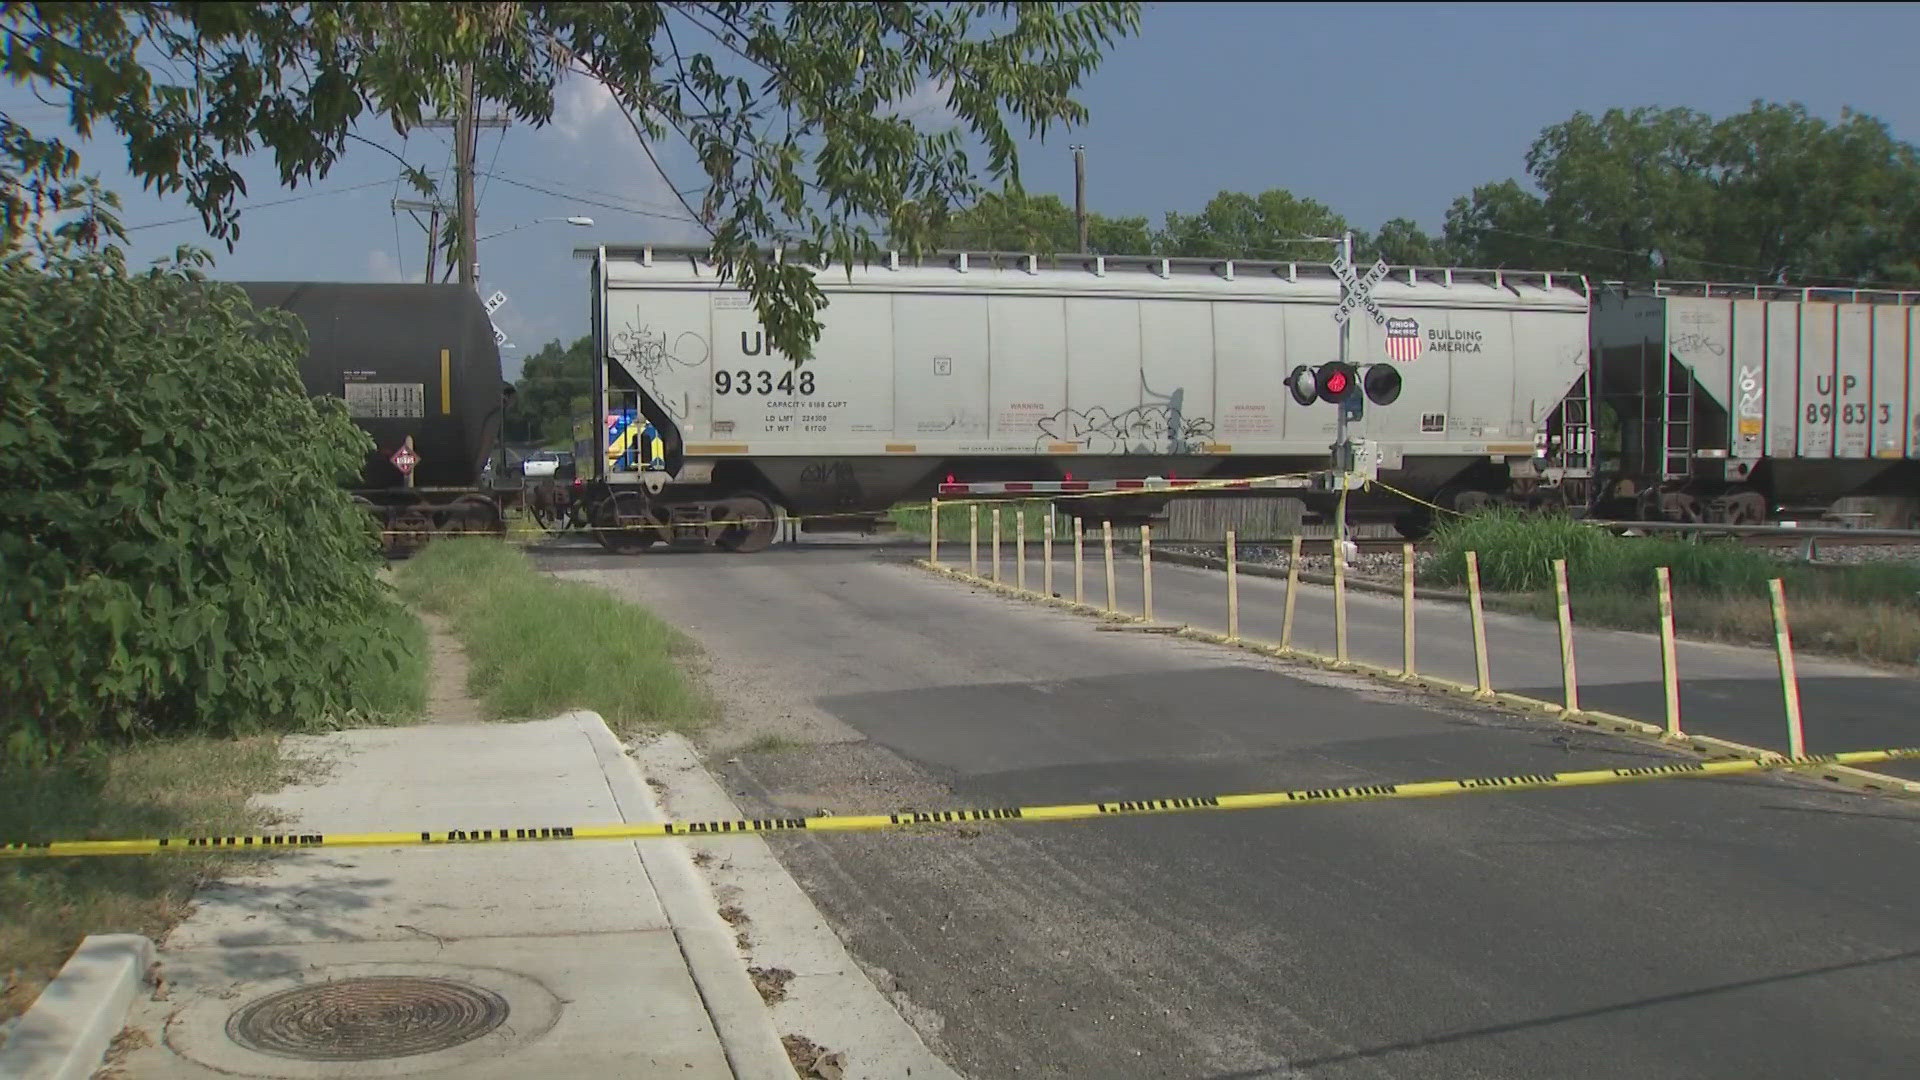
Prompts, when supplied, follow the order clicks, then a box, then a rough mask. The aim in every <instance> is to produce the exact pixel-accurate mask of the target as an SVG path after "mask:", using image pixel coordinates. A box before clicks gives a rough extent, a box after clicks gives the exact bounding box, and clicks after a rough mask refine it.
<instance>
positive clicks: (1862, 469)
mask: <svg viewBox="0 0 1920 1080" xmlns="http://www.w3.org/2000/svg"><path fill="white" fill-rule="evenodd" d="M1592 321H1593V335H1592V337H1593V350H1592V360H1591V367H1592V372H1591V381H1592V385H1593V387H1594V391H1593V404H1594V405H1595V406H1597V407H1598V408H1600V409H1602V410H1604V412H1605V413H1606V414H1607V415H1608V417H1609V418H1610V421H1611V423H1610V425H1609V426H1610V427H1614V428H1615V431H1614V432H1609V435H1608V438H1607V440H1606V445H1605V446H1604V447H1603V448H1602V450H1603V452H1602V454H1601V455H1600V458H1599V468H1598V472H1597V476H1596V478H1595V479H1596V481H1597V483H1596V485H1595V488H1594V491H1593V493H1592V497H1591V498H1590V499H1586V500H1582V501H1585V502H1588V503H1590V504H1591V506H1592V509H1593V511H1594V512H1595V513H1598V514H1602V515H1604V516H1607V517H1613V518H1621V519H1627V518H1630V519H1633V520H1640V521H1658V520H1663V519H1664V520H1670V521H1694V522H1700V521H1705V522H1714V523H1725V524H1736V525H1738V524H1760V523H1764V522H1767V521H1771V520H1776V519H1779V518H1782V517H1803V516H1809V515H1812V516H1829V515H1834V514H1835V513H1836V512H1838V513H1840V514H1842V515H1843V516H1844V518H1845V519H1854V518H1858V519H1860V520H1858V521H1857V523H1858V524H1864V525H1870V526H1879V527H1885V528H1905V529H1912V528H1920V292H1895V291H1876V290H1866V289H1812V288H1790V287H1785V286H1767V285H1730V284H1729V285H1719V284H1708V283H1699V282H1656V283H1652V284H1648V285H1642V286H1627V285H1621V284H1618V283H1610V284H1608V285H1606V286H1603V287H1600V288H1598V289H1596V291H1595V297H1594V307H1593V317H1592ZM1843 503H1851V504H1853V505H1855V506H1858V507H1861V509H1859V510H1856V511H1851V512H1848V511H1844V510H1840V509H1839V508H1840V507H1841V506H1842V505H1843Z"/></svg>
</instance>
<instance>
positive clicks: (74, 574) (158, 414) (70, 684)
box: [0, 248, 420, 760]
mask: <svg viewBox="0 0 1920 1080" xmlns="http://www.w3.org/2000/svg"><path fill="white" fill-rule="evenodd" d="M0 327H4V329H0V567H4V575H5V581H4V586H3V587H0V696H4V699H5V702H6V704H5V706H4V708H3V709H0V738H3V739H4V742H5V748H6V750H7V752H8V753H9V755H10V756H12V757H13V758H15V759H19V760H35V759H44V758H46V757H48V756H50V755H58V754H61V753H64V752H67V751H69V750H72V749H74V748H77V747H80V746H83V745H86V744H88V743H89V742H91V741H94V740H97V739H101V738H107V737H125V736H129V735H136V734H147V733H180V732H195V733H204V734H212V735H232V734H240V733H246V732H251V731H255V730H259V729H263V728H274V727H288V726H294V725H299V724H303V723H307V722H311V721H314V720H318V719H322V718H327V717H332V718H338V717H340V716H343V715H354V714H376V713H383V712H387V711H390V710H392V709H394V708H396V707H403V706H404V704H405V699H406V698H407V697H408V696H409V695H410V694H411V691H409V690H407V689H406V687H405V682H406V680H405V679H403V678H397V677H391V676H394V675H396V674H397V673H403V672H406V671H409V670H414V671H417V670H419V659H420V658H419V657H418V656H417V655H413V654H416V653H417V652H418V643H417V641H409V640H408V638H407V635H406V633H405V632H404V631H403V630H401V629H397V627H399V626H401V625H402V624H401V623H400V622H398V621H397V620H396V617H395V614H394V611H393V603H392V599H391V596H390V591H389V590H388V589H387V587H386V586H385V585H383V584H382V583H381V582H380V581H379V580H378V579H377V578H376V576H375V575H376V570H377V568H378V566H379V553H378V545H377V542H376V540H375V537H374V534H373V530H372V526H371V520H370V518H369V517H368V516H367V515H366V514H365V513H364V512H362V511H361V510H359V509H358V508H356V507H355V505H354V503H353V502H352V500H351V498H350V497H349V496H348V495H347V493H346V492H345V490H343V488H342V486H341V484H342V482H343V481H345V480H347V479H348V478H351V477H354V476H356V475H357V474H358V473H359V471H360V468H361V464H362V462H363V460H364V457H365V454H366V452H367V451H368V449H369V448H370V442H369V440H368V439H367V437H366V436H365V435H364V434H362V433H361V432H360V431H359V430H358V429H356V428H355V427H354V426H353V425H352V423H351V422H350V421H349V420H348V419H347V416H346V412H345V408H344V405H343V404H342V403H341V402H339V401H337V400H333V399H316V398H310V397H308V395H307V394H306V392H305V390H304V388H303V387H302V386H301V383H300V378H299V372H298V366H297V365H298V361H299V359H300V357H302V356H303V355H304V353H305V347H306V345H305V335H304V332H303V331H302V329H301V327H300V325H299V323H298V322H297V321H295V320H294V319H293V318H292V317H291V316H288V315H284V314H278V313H275V314H273V315H271V316H269V315H262V314H258V313H256V312H254V311H253V309H252V307H251V306H250V305H249V304H248V302H247V300H246V298H245V296H244V294H242V293H241V292H240V290H238V289H237V288H235V287H233V286H226V285H216V284H212V283H208V282H205V281H202V280H199V278H198V275H197V274H196V273H195V272H194V271H192V270H191V269H189V268H187V267H186V266H185V265H182V264H175V265H173V266H170V267H166V268H161V269H155V270H152V271H148V272H144V273H139V274H130V273H128V272H126V271H125V270H124V268H123V267H122V266H121V264H120V262H119V260H118V256H117V253H114V252H111V251H110V252H108V253H105V254H98V253H88V252H80V251H76V250H74V249H72V248H62V249H55V250H52V251H49V252H48V253H47V254H46V261H45V263H44V264H42V265H35V263H34V262H33V261H31V260H30V258H29V256H28V255H27V254H26V253H25V252H13V253H10V254H7V255H6V256H5V257H4V258H0Z"/></svg>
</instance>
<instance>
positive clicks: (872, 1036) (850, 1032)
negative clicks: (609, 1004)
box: [633, 733, 960, 1080]
mask: <svg viewBox="0 0 1920 1080" xmlns="http://www.w3.org/2000/svg"><path fill="white" fill-rule="evenodd" d="M633 756H634V759H635V760H636V761H637V762H638V763H639V764H640V766H641V770H642V772H644V773H645V774H646V775H647V776H648V777H649V778H650V779H651V780H653V781H656V782H659V783H661V784H663V785H664V786H665V788H666V792H665V796H664V797H665V800H666V803H667V809H668V810H669V812H671V813H672V814H673V816H674V817H675V818H676V819H679V820H697V821H732V820H738V819H740V818H743V817H745V816H746V815H744V814H742V813H741V812H740V808H739V806H738V805H736V804H735V803H734V801H733V799H732V797H731V796H729V795H728V794H727V791H726V789H725V788H724V787H722V786H721V784H720V782H719V780H718V779H716V778H715V777H714V775H713V774H712V773H711V772H709V771H708V770H707V767H706V765H705V764H703V763H702V762H701V759H700V755H699V753H698V751H696V750H695V749H694V747H693V746H692V744H691V743H689V742H688V741H687V740H686V739H685V738H683V737H682V736H679V735H674V734H670V733H669V734H663V735H657V736H653V737H651V738H647V739H645V740H644V741H642V740H636V741H635V743H634V747H633ZM685 846H686V848H687V849H688V850H689V851H692V852H695V853H703V854H704V855H705V856H706V858H705V859H704V860H703V861H702V869H701V870H700V873H701V874H702V875H703V876H704V878H705V879H706V880H707V882H708V883H709V885H710V887H711V888H712V890H713V892H714V893H715V895H716V896H717V897H721V898H723V899H724V900H725V902H727V903H729V904H732V905H734V906H735V907H737V908H738V909H739V910H740V912H741V913H742V914H743V915H744V916H745V918H743V919H742V920H741V921H740V924H739V927H738V929H739V930H740V931H741V932H742V937H743V940H744V944H743V945H742V946H740V951H741V952H744V953H745V954H746V955H747V956H748V958H750V959H751V960H752V961H753V963H755V964H756V965H758V966H760V967H763V968H782V969H785V970H787V971H790V972H793V973H794V978H793V979H792V980H791V981H790V982H789V983H787V993H786V997H785V999H784V1000H782V1001H780V1002H777V1003H776V1004H774V1005H773V1006H772V1008H771V1010H770V1012H771V1013H772V1016H773V1021H774V1024H775V1027H776V1028H777V1029H778V1030H780V1031H782V1032H785V1033H790V1034H796V1035H802V1036H805V1037H806V1038H808V1039H810V1040H811V1041H812V1042H813V1043H814V1044H815V1045H818V1046H820V1047H822V1048H823V1049H825V1050H828V1051H830V1052H837V1053H839V1054H842V1055H843V1056H844V1061H845V1068H846V1078H847V1080H894V1078H897V1077H906V1076H911V1077H914V1078H915V1080H919V1078H921V1077H926V1078H928V1080H960V1075H959V1074H958V1073H956V1072H955V1071H954V1070H953V1068H952V1067H951V1066H949V1065H948V1064H947V1063H946V1062H945V1061H943V1060H941V1059H940V1057H939V1056H937V1055H936V1054H934V1053H933V1052H932V1051H931V1050H930V1049H929V1048H928V1046H927V1045H926V1042H925V1040H924V1039H922V1037H921V1035H920V1033H919V1032H918V1031H917V1030H915V1029H914V1027H913V1026H912V1025H911V1024H909V1023H908V1022H907V1020H906V1018H905V1017H904V1016H902V1011H903V1009H904V1010H907V1011H911V1010H912V1002H911V1001H910V1000H907V999H905V996H904V995H903V994H899V992H898V991H895V992H894V994H893V995H889V994H888V993H885V992H883V991H882V990H881V989H880V987H879V986H876V985H875V980H874V979H872V978H869V977H868V974H867V972H866V971H865V970H864V969H863V968H862V967H861V966H860V965H859V964H857V963H856V962H855V961H854V959H853V957H852V956H850V955H849V954H848V953H847V948H846V945H845V943H844V942H842V941H841V939H840V936H839V935H838V934H836V933H835V932H834V930H833V928H832V926H831V925H830V924H829V923H828V922H827V919H826V916H824V915H822V914H821V913H820V909H819V908H818V907H816V906H815V905H814V903H813V900H812V899H811V898H810V897H808V896H807V894H806V891H805V890H803V889H802V888H801V887H800V883H799V882H798V881H796V880H794V878H793V875H792V874H790V873H788V872H787V868H786V867H785V866H784V865H782V864H781V862H780V860H779V859H778V858H777V857H776V856H775V855H774V853H773V849H772V847H771V846H769V845H768V843H767V841H766V838H765V837H763V836H758V835H751V834H745V835H732V836H726V837H723V838H721V839H718V840H712V839H706V838H700V837H689V838H688V839H687V840H686V841H685ZM879 978H880V979H881V980H882V981H883V982H884V981H885V980H886V978H887V976H885V975H884V973H882V975H881V976H879Z"/></svg>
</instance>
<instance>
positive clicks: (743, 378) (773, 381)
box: [713, 370, 813, 396]
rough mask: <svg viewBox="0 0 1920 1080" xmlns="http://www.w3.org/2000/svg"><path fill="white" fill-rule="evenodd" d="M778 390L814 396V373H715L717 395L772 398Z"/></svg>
mask: <svg viewBox="0 0 1920 1080" xmlns="http://www.w3.org/2000/svg"><path fill="white" fill-rule="evenodd" d="M776 390H777V391H779V392H780V393H782V394H801V395H808V394H812V393H813V372H811V371H800V372H795V371H787V372H782V373H780V374H779V375H775V374H774V373H773V372H771V371H745V370H742V371H716V372H714V373H713V392H714V393H716V394H742V395H745V394H760V395H762V396H771V395H772V394H773V392H774V391H776Z"/></svg>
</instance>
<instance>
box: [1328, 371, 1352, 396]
mask: <svg viewBox="0 0 1920 1080" xmlns="http://www.w3.org/2000/svg"><path fill="white" fill-rule="evenodd" d="M1346 392H1347V373H1346V372H1344V371H1332V372H1328V373H1327V393H1329V394H1344V393H1346Z"/></svg>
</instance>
